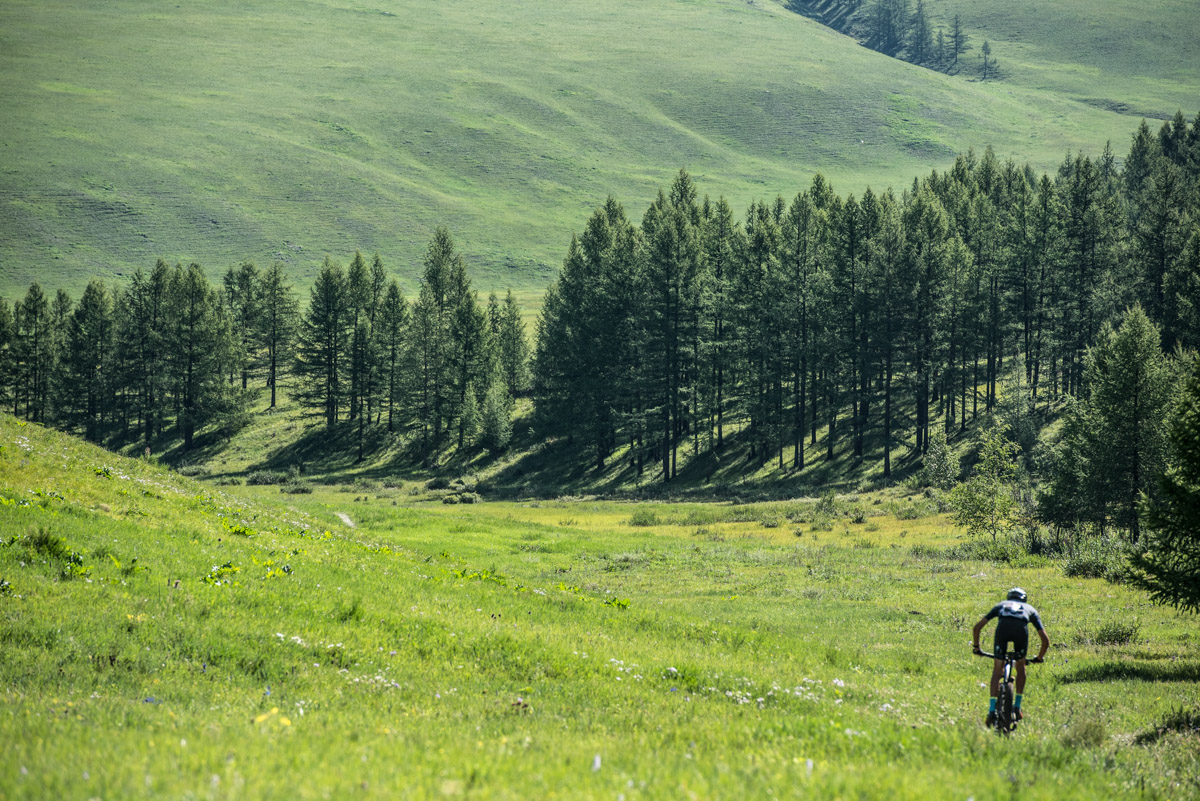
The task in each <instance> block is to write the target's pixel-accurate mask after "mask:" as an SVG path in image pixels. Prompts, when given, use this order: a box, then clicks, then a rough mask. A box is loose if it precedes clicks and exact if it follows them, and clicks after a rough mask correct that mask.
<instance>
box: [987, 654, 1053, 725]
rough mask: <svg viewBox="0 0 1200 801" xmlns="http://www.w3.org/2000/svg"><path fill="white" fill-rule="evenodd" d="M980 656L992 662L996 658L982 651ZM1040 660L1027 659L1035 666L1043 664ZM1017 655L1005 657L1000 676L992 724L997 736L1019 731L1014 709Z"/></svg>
mask: <svg viewBox="0 0 1200 801" xmlns="http://www.w3.org/2000/svg"><path fill="white" fill-rule="evenodd" d="M978 654H979V655H980V656H982V657H986V658H988V659H991V660H993V661H994V660H995V657H994V656H992V655H991V654H989V653H987V652H985V651H982V650H980V651H979V652H978ZM1041 661H1042V660H1040V659H1036V658H1034V659H1026V660H1025V664H1026V665H1033V664H1037V663H1038V662H1041ZM1016 666H1017V655H1016V654H1014V653H1013V652H1012V651H1009V652H1008V653H1006V654H1005V655H1004V672H1003V673H1002V674H1001V675H1000V687H999V689H998V690H997V693H996V721H995V723H993V724H992V728H994V729H995V730H996V734H1011V733H1012V732H1014V731H1016V730H1017V721H1018V718H1017V714H1016V712H1017V711H1016V709H1014V708H1013V697H1014V696H1015V695H1016V689H1015V688H1014V686H1013V685H1014V684H1015V683H1016V680H1017V677H1016V670H1015V668H1016Z"/></svg>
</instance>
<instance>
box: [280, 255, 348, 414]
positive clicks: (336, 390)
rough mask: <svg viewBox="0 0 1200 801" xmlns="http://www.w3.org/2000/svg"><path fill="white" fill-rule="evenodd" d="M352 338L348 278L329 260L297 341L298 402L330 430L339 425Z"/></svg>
mask: <svg viewBox="0 0 1200 801" xmlns="http://www.w3.org/2000/svg"><path fill="white" fill-rule="evenodd" d="M349 338H350V314H349V305H348V303H347V298H346V274H345V272H344V271H343V270H342V267H341V265H339V264H337V263H336V262H333V261H331V260H330V259H329V257H328V256H327V257H326V258H325V263H324V264H323V265H322V266H321V270H320V272H319V273H317V280H316V281H315V282H314V283H313V286H312V290H311V291H310V293H309V301H308V310H307V311H306V312H305V314H304V316H303V318H302V319H301V321H300V327H299V330H298V331H297V337H296V363H295V367H294V368H293V369H294V371H295V374H296V377H297V378H298V379H299V380H298V381H297V387H296V400H297V401H298V402H299V403H300V405H301V406H304V407H306V408H308V409H310V410H313V411H315V412H316V413H318V414H319V415H320V416H321V417H322V418H323V419H324V420H325V426H326V427H327V428H333V426H334V425H335V424H336V423H337V421H338V415H339V413H340V411H341V408H342V405H343V402H344V401H345V398H346V388H345V381H344V373H345V372H346V367H345V364H344V360H345V353H346V343H347V341H348V340H349Z"/></svg>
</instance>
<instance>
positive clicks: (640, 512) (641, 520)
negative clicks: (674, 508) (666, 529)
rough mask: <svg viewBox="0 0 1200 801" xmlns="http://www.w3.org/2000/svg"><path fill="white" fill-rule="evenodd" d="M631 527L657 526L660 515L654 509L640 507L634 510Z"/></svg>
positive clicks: (630, 517)
mask: <svg viewBox="0 0 1200 801" xmlns="http://www.w3.org/2000/svg"><path fill="white" fill-rule="evenodd" d="M629 525H631V526H657V525H658V515H656V514H655V513H654V510H653V509H649V508H647V507H645V506H639V507H638V508H637V509H634V510H633V514H632V515H630V516H629Z"/></svg>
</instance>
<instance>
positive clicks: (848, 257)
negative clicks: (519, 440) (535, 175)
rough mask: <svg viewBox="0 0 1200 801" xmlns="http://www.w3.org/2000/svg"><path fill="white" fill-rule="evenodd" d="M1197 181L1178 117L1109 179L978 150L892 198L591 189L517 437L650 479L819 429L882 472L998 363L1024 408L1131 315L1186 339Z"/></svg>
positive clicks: (987, 386)
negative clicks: (1047, 171) (563, 442)
mask: <svg viewBox="0 0 1200 801" xmlns="http://www.w3.org/2000/svg"><path fill="white" fill-rule="evenodd" d="M1198 176H1200V126H1198V125H1197V122H1196V121H1193V122H1192V123H1191V124H1189V123H1188V122H1187V121H1186V120H1185V118H1184V117H1183V115H1182V114H1178V115H1176V117H1175V119H1174V120H1172V121H1169V122H1167V123H1166V124H1164V125H1163V126H1162V129H1161V130H1160V131H1159V132H1158V134H1157V135H1154V134H1152V133H1151V132H1150V129H1149V127H1148V126H1147V125H1146V124H1145V123H1144V122H1143V124H1142V126H1141V128H1140V129H1139V131H1138V132H1137V134H1136V135H1135V136H1134V137H1133V143H1132V147H1131V150H1130V152H1129V155H1128V157H1127V158H1126V160H1125V164H1124V169H1118V168H1117V166H1116V160H1115V158H1114V157H1113V155H1112V153H1111V151H1110V150H1109V149H1108V148H1107V147H1106V148H1105V151H1104V153H1103V154H1102V155H1101V156H1100V157H1099V158H1097V159H1092V158H1089V157H1086V156H1084V155H1076V156H1069V157H1068V158H1066V159H1065V160H1064V161H1063V163H1062V165H1061V166H1060V167H1059V169H1058V171H1057V173H1056V174H1055V175H1053V176H1051V175H1040V176H1039V175H1035V174H1034V173H1033V171H1032V170H1030V169H1029V168H1028V167H1019V166H1017V165H1016V164H1014V163H1012V162H1004V163H1002V162H1000V161H999V160H997V159H996V157H995V156H994V155H993V153H992V152H991V151H990V150H988V151H987V152H986V153H984V155H983V156H982V157H976V156H975V155H974V154H971V153H968V154H967V155H964V156H962V157H960V158H958V159H957V160H956V162H955V164H954V166H953V167H952V168H951V169H950V170H949V171H948V172H944V173H939V172H936V171H935V172H933V173H931V174H930V175H928V176H926V177H924V178H922V179H920V180H914V182H913V184H912V186H911V187H910V188H909V189H907V190H905V191H904V192H903V193H901V194H900V195H895V194H894V193H892V192H891V191H888V192H885V193H882V194H875V193H874V192H872V191H871V190H869V189H868V190H867V191H866V192H864V194H863V195H862V197H861V198H855V197H854V196H849V197H845V198H843V197H840V196H838V195H837V194H835V193H834V192H833V190H832V189H831V187H830V186H829V184H828V182H827V181H826V180H825V179H824V178H822V177H821V176H820V175H817V176H816V177H815V178H814V179H813V182H812V185H811V186H810V187H809V188H808V189H806V190H805V191H802V192H800V193H799V194H798V195H797V196H796V197H795V198H793V199H792V200H791V201H790V202H788V201H785V200H784V199H783V198H782V197H778V198H776V199H775V200H774V201H771V202H757V203H754V204H752V205H751V206H750V208H749V210H748V211H747V213H746V215H745V218H744V219H743V220H741V221H739V220H737V219H735V217H734V214H733V211H732V209H731V208H730V206H729V204H728V203H727V202H726V201H725V200H724V199H718V200H716V201H712V200H710V199H709V198H707V197H705V198H703V199H701V198H700V197H699V195H698V191H697V189H696V187H695V185H694V184H693V182H692V180H691V178H690V177H689V176H688V175H687V173H686V172H681V173H680V174H679V176H678V177H677V178H676V180H675V182H674V183H673V185H672V186H671V188H670V191H669V192H667V193H660V194H659V196H658V197H657V198H656V199H655V201H654V202H653V203H652V204H651V205H650V207H649V208H648V209H647V211H646V213H645V214H644V216H643V218H642V221H641V224H640V225H634V224H633V223H632V222H631V221H630V220H629V219H628V217H627V216H626V213H625V211H624V209H623V208H622V207H621V205H620V204H619V203H617V202H616V201H615V200H611V199H610V200H609V201H608V202H607V203H606V204H605V205H604V207H603V208H600V209H598V210H597V211H596V212H595V213H594V215H593V216H592V218H591V219H590V220H589V221H588V223H587V226H586V228H585V230H584V231H583V232H582V233H581V234H579V235H578V236H577V237H574V238H573V239H572V240H571V243H570V247H569V249H568V253H567V257H566V259H565V261H564V264H563V269H562V272H561V274H560V277H559V278H558V280H557V281H556V282H555V283H554V284H553V285H552V286H551V288H550V290H549V291H548V293H547V295H546V299H545V305H544V308H543V314H542V318H541V320H540V322H539V327H538V337H537V345H536V357H535V362H534V365H535V366H534V376H535V385H534V396H535V399H536V411H537V415H538V418H537V419H538V426H539V431H541V432H543V433H545V434H553V433H559V434H562V435H569V436H574V437H578V438H579V439H580V440H581V441H582V443H583V444H584V445H586V447H587V448H588V449H589V450H590V452H591V454H592V456H593V458H594V460H595V463H596V464H597V465H604V464H605V462H606V460H608V459H609V458H610V457H612V456H613V455H614V454H617V453H619V454H620V455H621V457H622V458H627V459H629V460H630V464H631V465H632V466H634V467H636V470H637V471H638V473H639V474H641V473H642V472H643V471H645V470H647V469H649V468H650V466H656V467H655V469H656V474H657V475H658V476H659V477H661V479H662V480H663V481H670V480H671V479H672V478H673V477H675V476H676V475H677V473H678V470H679V465H680V462H681V461H685V460H686V459H688V458H694V457H695V456H698V455H700V454H707V453H713V454H720V452H721V451H722V448H723V446H724V445H725V443H726V442H727V441H728V440H729V438H730V435H731V433H732V432H737V434H738V436H739V437H740V438H741V439H742V441H743V442H745V443H746V444H747V445H748V447H749V452H750V454H751V458H752V459H753V460H754V461H755V462H756V463H757V464H758V465H764V464H766V463H767V462H768V460H775V461H776V462H777V464H778V466H779V467H780V468H785V467H790V468H791V469H793V470H797V471H798V470H801V469H803V468H804V467H805V465H806V464H808V463H809V462H810V461H811V460H813V459H814V458H817V457H818V456H820V455H821V454H819V453H814V450H815V447H816V446H817V443H818V434H819V432H822V433H823V434H824V443H823V450H824V453H823V456H824V458H825V459H827V460H832V459H833V458H834V457H835V455H837V454H838V453H839V452H841V451H842V450H848V451H849V452H850V454H851V455H852V456H853V458H854V459H856V460H868V459H871V460H874V459H878V460H881V461H882V468H883V474H884V475H885V476H888V475H891V473H892V468H893V465H892V453H893V450H894V449H895V448H896V447H897V446H900V445H905V444H907V445H908V446H909V448H910V453H912V454H915V455H920V454H923V453H924V452H925V451H926V450H927V448H928V446H929V443H930V441H931V435H932V433H933V432H934V431H935V430H940V431H942V432H945V433H947V434H954V433H956V432H959V431H962V430H964V429H966V428H967V427H968V426H969V425H970V424H971V423H973V422H974V421H976V420H977V419H978V418H979V417H980V415H981V414H983V415H987V414H989V413H991V412H993V411H995V410H996V407H997V404H998V403H999V402H1000V396H1001V391H1000V386H999V380H1000V377H1001V374H1002V372H1004V371H1005V368H1006V362H1007V363H1008V368H1009V369H1010V371H1011V373H1010V374H1013V375H1015V379H1016V381H1017V382H1019V386H1017V387H1008V388H1006V389H1007V391H1008V392H1009V393H1011V395H1012V397H1013V398H1017V399H1019V398H1024V399H1025V400H1024V401H1022V402H1023V403H1025V404H1026V405H1027V406H1028V407H1029V408H1030V409H1032V408H1033V405H1034V404H1045V403H1050V402H1053V401H1056V400H1058V399H1062V398H1065V397H1075V398H1086V397H1087V393H1088V380H1089V376H1090V375H1092V374H1094V373H1096V371H1098V370H1100V369H1101V367H1099V366H1098V365H1099V362H1098V361H1097V359H1098V358H1099V357H1095V358H1089V356H1088V354H1089V348H1090V347H1092V346H1094V345H1095V344H1096V343H1097V342H1100V341H1102V342H1105V343H1107V342H1108V339H1109V338H1110V336H1111V334H1112V332H1111V329H1110V328H1108V327H1107V326H1109V324H1110V323H1115V322H1116V321H1118V320H1119V318H1120V317H1121V315H1122V314H1123V313H1124V312H1125V311H1126V310H1127V309H1129V308H1131V307H1135V306H1138V305H1140V307H1141V308H1142V309H1144V310H1145V315H1146V316H1148V325H1151V326H1153V327H1155V328H1154V330H1155V331H1156V333H1155V337H1156V339H1157V340H1158V341H1156V343H1155V347H1156V351H1155V352H1156V353H1158V354H1160V355H1161V354H1162V353H1163V352H1164V351H1170V350H1172V349H1175V348H1195V347H1196V346H1197V344H1200V343H1198V338H1200V218H1198V217H1197V210H1198V207H1200V201H1198V198H1200V186H1198V184H1200V179H1198ZM1143 339H1144V337H1143ZM1123 352H1124V351H1123ZM1139 353H1141V352H1139ZM1114 358H1132V357H1130V356H1129V355H1128V353H1127V352H1126V356H1124V357H1114ZM1138 358H1141V356H1139V357H1138ZM1105 363H1106V364H1107V362H1105ZM1089 365H1091V366H1089ZM1104 369H1107V368H1104ZM1158 424H1159V425H1161V416H1160V419H1159V422H1158ZM1143 468H1144V469H1143V471H1142V473H1141V474H1140V476H1139V478H1138V479H1137V480H1138V481H1139V482H1141V484H1142V485H1145V484H1147V483H1148V482H1150V481H1151V480H1152V471H1151V470H1149V469H1145V468H1146V466H1145V465H1143ZM1122 475H1125V473H1124V472H1123V473H1122ZM1101 493H1102V490H1100V489H1097V490H1096V494H1101ZM1127 497H1128V493H1126V494H1124V495H1122V498H1127ZM1134 497H1135V499H1136V491H1135V494H1134ZM1124 522H1126V523H1129V524H1132V523H1131V521H1129V520H1127V519H1125V520H1124Z"/></svg>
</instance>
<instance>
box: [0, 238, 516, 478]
mask: <svg viewBox="0 0 1200 801" xmlns="http://www.w3.org/2000/svg"><path fill="white" fill-rule="evenodd" d="M527 361H528V345H527V344H526V338H525V331H524V324H523V323H522V321H521V318H520V313H519V310H518V308H517V306H516V303H515V301H514V299H513V297H512V294H511V293H509V294H508V296H507V297H506V298H505V299H504V300H503V301H501V300H499V299H498V298H497V297H496V296H495V295H494V294H493V295H492V296H491V297H490V298H489V299H488V302H487V304H486V306H485V305H483V304H481V303H480V302H479V300H478V298H477V296H476V293H475V292H474V291H472V290H471V287H470V281H469V279H468V277H467V275H466V269H465V266H464V264H463V261H462V259H461V257H460V256H459V255H458V254H457V253H456V251H455V249H454V244H453V242H452V240H451V238H450V235H449V234H448V233H447V232H446V231H445V230H444V229H439V230H438V231H437V232H436V234H435V235H434V237H433V241H432V242H431V244H430V246H429V251H428V254H427V255H426V258H425V271H424V276H423V278H422V280H421V285H420V291H419V294H418V296H417V298H416V299H415V300H413V301H412V302H411V303H410V302H409V301H408V300H406V299H405V297H404V296H403V294H402V293H401V291H400V288H399V285H398V284H397V282H396V280H395V279H394V278H392V277H391V276H389V275H388V273H387V271H386V269H385V268H384V265H383V261H382V259H380V257H379V256H378V255H376V256H375V257H374V259H373V260H372V261H371V263H370V264H369V265H368V263H367V260H366V259H365V258H364V257H363V255H362V254H361V253H356V254H355V255H354V258H353V260H352V261H351V263H350V266H349V268H348V269H344V268H343V267H342V266H341V265H339V264H337V263H336V262H333V261H331V260H330V259H328V258H327V259H326V260H325V263H324V265H323V266H322V267H321V270H320V272H319V273H318V275H317V279H316V281H315V283H314V285H313V287H312V291H311V295H310V298H309V303H308V306H307V309H306V310H304V311H303V312H301V309H300V303H299V298H298V297H297V294H296V292H295V290H294V289H293V287H292V285H291V283H290V281H289V280H288V277H287V275H286V274H285V272H284V269H283V267H282V265H280V264H278V263H276V264H273V265H271V266H270V267H269V268H267V269H265V270H259V269H258V268H257V267H256V266H255V265H254V264H252V263H244V264H242V265H240V266H238V267H236V268H230V269H229V270H228V271H227V272H226V273H225V275H224V278H223V281H222V282H221V284H220V285H216V286H214V285H213V284H212V283H210V282H209V280H208V279H207V277H206V276H205V274H204V271H203V270H202V269H201V268H200V266H199V265H196V264H192V265H189V266H187V267H184V266H182V265H176V266H174V267H172V266H169V265H168V264H167V263H166V262H164V261H162V260H160V261H159V262H158V263H157V264H156V265H155V266H154V268H153V269H152V270H150V271H148V272H147V271H143V270H141V269H138V270H137V271H135V272H134V274H133V276H132V278H131V280H130V281H129V283H128V285H126V286H118V287H109V286H108V285H106V284H105V283H104V282H103V281H100V280H93V281H91V282H90V283H89V284H88V286H87V288H86V289H85V290H84V292H83V295H82V296H81V297H80V298H79V301H78V302H77V303H76V302H73V300H72V299H71V298H70V296H69V295H68V294H67V293H66V292H64V291H63V290H59V291H58V292H57V294H56V295H55V296H54V298H53V299H50V298H49V297H47V295H46V294H45V292H44V291H43V290H42V288H41V286H39V285H38V284H36V283H35V284H34V285H32V286H31V287H30V288H29V291H28V292H27V293H26V295H25V297H24V298H23V299H21V300H19V301H17V302H15V303H14V304H12V305H11V306H10V305H9V304H8V302H7V301H4V300H0V403H3V404H4V405H5V406H6V407H7V408H9V409H11V411H12V413H13V414H14V415H17V416H21V417H24V418H26V419H28V420H32V421H35V422H39V423H44V424H51V425H57V426H60V427H62V428H65V429H67V430H73V431H79V432H81V433H83V434H84V436H86V437H87V438H88V439H90V440H92V441H96V442H110V443H128V442H133V441H136V440H138V439H141V440H143V441H144V442H145V445H146V447H147V448H148V447H150V445H151V443H152V442H153V441H154V440H155V439H156V438H158V437H160V436H162V435H163V434H164V433H165V432H166V433H171V432H174V433H175V434H176V435H177V436H178V437H179V438H180V439H181V440H182V444H183V448H184V449H185V450H186V449H190V448H192V447H193V444H194V438H195V435H196V433H197V432H198V431H199V430H201V429H203V428H204V427H206V426H210V425H214V424H215V425H223V426H226V427H233V428H235V427H237V426H239V425H240V424H241V423H243V422H244V421H245V419H246V415H245V409H246V407H247V404H248V402H249V400H250V397H251V393H252V391H254V390H257V389H259V388H263V389H266V390H267V391H269V393H270V405H271V406H272V407H274V406H275V405H276V401H277V389H278V387H279V386H280V385H281V383H282V382H283V381H285V380H290V382H291V384H292V388H293V394H294V396H295V398H296V400H297V401H298V402H299V403H300V404H301V405H302V406H303V407H304V408H306V409H307V410H309V411H310V412H311V413H312V414H313V415H317V416H320V417H321V418H322V419H323V420H324V422H325V424H326V425H327V426H330V427H332V426H333V425H334V424H335V423H337V422H338V421H343V420H351V421H355V422H357V423H358V426H357V432H358V449H359V457H360V458H361V457H362V449H363V441H364V434H365V430H366V427H367V426H369V425H375V426H381V427H382V426H386V429H387V431H401V430H408V429H414V428H415V429H419V432H420V445H421V453H422V455H423V456H424V457H425V458H426V459H431V460H436V458H437V456H438V454H439V453H440V452H441V450H442V449H443V448H444V447H445V446H446V444H447V441H448V439H449V437H450V436H451V434H453V436H454V437H455V439H456V442H457V445H458V446H459V447H460V448H461V447H462V446H463V445H464V444H470V445H474V444H476V443H479V444H482V445H485V446H487V447H490V448H495V449H500V448H503V447H505V446H506V445H507V442H508V438H509V436H510V434H511V414H512V403H513V398H514V396H516V395H519V394H520V393H522V392H524V391H525V390H526V388H527V384H528V367H527Z"/></svg>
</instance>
